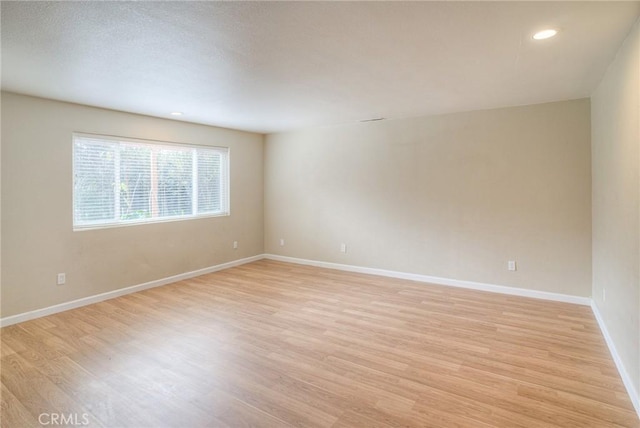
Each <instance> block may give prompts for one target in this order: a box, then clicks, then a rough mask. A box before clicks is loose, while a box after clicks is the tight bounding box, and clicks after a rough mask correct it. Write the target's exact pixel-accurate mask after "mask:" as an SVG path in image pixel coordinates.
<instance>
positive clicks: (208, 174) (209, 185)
mask: <svg viewBox="0 0 640 428" xmlns="http://www.w3.org/2000/svg"><path fill="white" fill-rule="evenodd" d="M221 158H222V156H221V155H220V153H216V152H212V151H206V150H199V151H198V212H199V213H208V212H218V211H221V210H222V197H221V196H222V192H221V166H222V165H221Z"/></svg>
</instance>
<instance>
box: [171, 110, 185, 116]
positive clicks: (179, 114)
mask: <svg viewBox="0 0 640 428" xmlns="http://www.w3.org/2000/svg"><path fill="white" fill-rule="evenodd" d="M171 116H182V112H181V111H172V112H171Z"/></svg>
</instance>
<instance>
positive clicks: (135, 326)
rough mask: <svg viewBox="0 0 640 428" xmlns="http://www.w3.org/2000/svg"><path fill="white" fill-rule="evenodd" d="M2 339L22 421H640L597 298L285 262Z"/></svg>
mask: <svg viewBox="0 0 640 428" xmlns="http://www.w3.org/2000/svg"><path fill="white" fill-rule="evenodd" d="M0 341H1V344H2V349H1V352H0V364H1V365H0V387H1V392H2V394H1V406H2V407H1V408H2V418H1V419H0V426H2V427H7V428H10V427H30V426H40V423H39V422H38V420H37V419H38V416H39V415H40V414H42V413H47V412H49V413H56V412H57V413H65V414H78V415H82V414H85V413H86V414H87V415H88V416H89V418H90V426H97V427H132V428H133V427H136V428H139V427H174V426H175V427H184V426H193V427H195V426H198V427H221V428H225V427H233V428H235V427H243V426H246V427H287V426H296V427H300V426H309V427H323V428H328V427H334V428H338V427H342V428H344V427H377V428H390V427H427V428H428V427H433V428H490V427H505V428H507V427H509V428H512V427H513V428H559V427H567V428H573V427H597V428H607V427H612V428H613V427H627V428H638V427H640V421H639V420H638V417H637V415H636V413H635V411H634V409H633V406H632V405H631V402H630V400H629V397H628V396H627V395H626V392H625V389H624V386H623V384H622V381H621V379H620V377H619V375H618V373H617V371H616V368H615V365H614V363H613V361H612V359H611V356H610V355H609V351H608V349H607V347H606V344H605V342H604V340H603V337H602V334H601V333H600V330H599V328H598V325H597V322H596V321H595V319H594V317H593V314H592V313H591V310H590V308H588V307H584V306H578V305H572V304H567V303H560V302H549V301H542V300H536V299H529V298H522V297H517V296H508V295H500V294H495V293H486V292H480V291H472V290H465V289H460V288H454V287H443V286H437V285H428V284H423V283H416V282H412V281H406V280H400V279H394V278H383V277H376V276H370V275H362V274H358V273H352V272H341V271H335V270H328V269H321V268H315V267H310V266H301V265H294V264H288V263H281V262H275V261H267V260H261V261H258V262H254V263H250V264H246V265H243V266H239V267H235V268H231V269H227V270H223V271H219V272H215V273H211V274H207V275H202V276H200V277H197V278H192V279H188V280H184V281H180V282H176V283H174V284H169V285H166V286H163V287H158V288H153V289H149V290H145V291H142V292H139V293H135V294H131V295H127V296H122V297H120V298H116V299H112V300H109V301H105V302H100V303H97V304H95V305H90V306H86V307H82V308H78V309H75V310H71V311H68V312H64V313H60V314H55V315H51V316H48V317H45V318H41V319H38V320H33V321H29V322H24V323H21V324H18V325H14V326H10V327H5V328H3V329H2V330H0Z"/></svg>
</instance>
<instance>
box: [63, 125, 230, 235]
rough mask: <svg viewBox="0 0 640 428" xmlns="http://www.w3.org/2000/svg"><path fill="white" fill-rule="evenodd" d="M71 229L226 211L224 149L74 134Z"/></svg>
mask: <svg viewBox="0 0 640 428" xmlns="http://www.w3.org/2000/svg"><path fill="white" fill-rule="evenodd" d="M73 174H74V183H73V228H74V230H82V229H90V228H96V227H109V226H120V225H126V224H137V223H151V222H159V221H168V220H177V219H188V218H197V217H204V216H220V215H228V214H229V150H228V149H227V148H221V147H208V146H189V145H179V144H171V143H165V142H150V141H143V140H133V139H125V138H114V137H103V136H93V135H84V134H74V136H73Z"/></svg>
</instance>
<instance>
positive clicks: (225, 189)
mask: <svg viewBox="0 0 640 428" xmlns="http://www.w3.org/2000/svg"><path fill="white" fill-rule="evenodd" d="M76 138H79V139H82V138H86V139H93V140H104V141H109V142H114V143H120V142H122V143H125V144H126V143H130V144H136V145H146V146H160V147H167V146H175V147H178V148H182V149H184V148H192V149H205V150H206V149H209V150H214V151H217V152H219V153H220V154H221V155H222V162H221V170H222V171H221V177H222V179H221V189H220V198H221V201H222V209H221V211H219V212H211V213H203V214H187V215H179V216H167V217H150V218H140V219H129V220H120V219H116V218H114V219H110V220H104V221H95V222H91V223H87V224H76V218H75V207H76V204H75V199H76V192H75V174H76V165H75V143H76ZM71 146H72V148H71V152H72V155H71V159H72V171H71V172H72V189H71V192H72V207H71V210H72V223H73V230H74V231H84V230H93V229H104V228H113V227H123V226H137V225H144V224H153V223H166V222H173V221H184V220H194V219H200V218H207V217H226V216H230V215H231V194H230V193H231V189H230V188H231V183H230V178H231V171H230V169H231V150H230V148H229V147H223V146H207V145H196V144H183V143H176V142H170V141H158V140H146V139H139V138H129V137H119V136H112V135H101V134H89V133H81V132H74V133H72V138H71ZM118 156H119V154H118ZM193 162H194V169H193V173H192V176H195V173H196V172H197V159H196V157H195V156H194V157H193ZM114 172H115V176H116V177H119V174H120V171H119V169H118V168H116V169H115V171H114ZM116 180H117V181H119V178H117V179H116ZM197 192H198V183H197V180H196V182H195V183H192V204H194V212H195V205H196V204H197V197H198V193H197ZM194 199H195V200H194ZM119 204H120V198H119V197H116V198H115V201H114V205H115V207H114V210H115V213H117V212H118V211H119V209H118V206H119ZM115 213H114V217H115Z"/></svg>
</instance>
